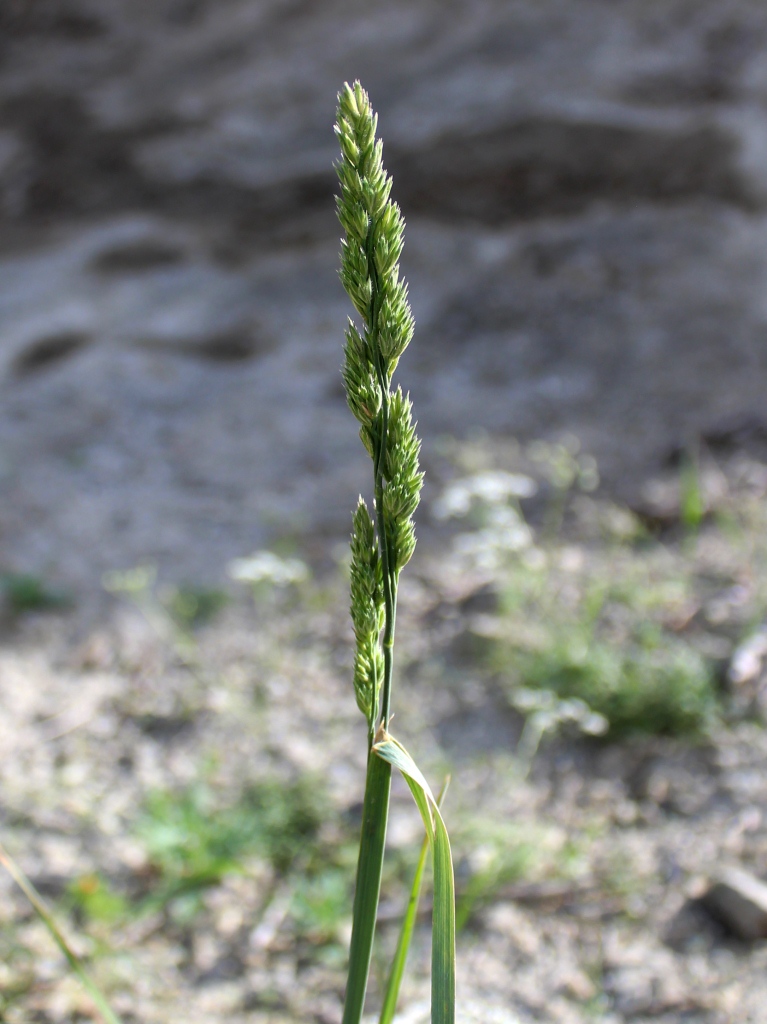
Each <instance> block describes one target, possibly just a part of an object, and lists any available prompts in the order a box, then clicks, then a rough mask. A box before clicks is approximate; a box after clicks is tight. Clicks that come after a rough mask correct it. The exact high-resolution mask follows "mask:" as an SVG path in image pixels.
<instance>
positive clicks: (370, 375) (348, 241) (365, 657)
mask: <svg viewBox="0 0 767 1024" xmlns="http://www.w3.org/2000/svg"><path fill="white" fill-rule="evenodd" d="M376 127H377V118H376V115H375V114H374V113H373V110H372V108H371V106H370V100H369V99H368V95H367V93H366V92H365V91H364V89H363V88H362V86H361V85H360V83H359V82H355V83H354V85H353V86H349V85H345V86H344V88H343V89H342V90H341V92H340V93H339V95H338V113H337V121H336V135H337V136H338V140H339V143H340V146H341V160H340V162H339V163H338V164H337V165H336V170H337V172H338V178H339V182H340V186H341V190H340V195H339V196H338V199H337V210H338V218H339V221H340V222H341V226H342V227H343V229H344V233H345V237H344V239H343V240H342V243H341V246H342V248H341V271H340V276H341V281H342V283H343V285H344V287H345V289H346V291H347V292H348V294H349V297H350V298H351V300H352V303H353V305H354V308H355V309H356V311H357V313H358V315H359V317H360V318H361V320H362V328H361V329H360V328H358V327H357V325H356V324H355V323H354V322H353V321H351V320H350V321H349V324H348V327H347V330H346V347H345V350H344V354H345V364H344V369H343V378H344V385H345V387H346V398H347V402H348V404H349V408H350V409H351V411H352V413H353V414H354V416H355V417H356V419H357V420H358V422H359V424H360V439H361V440H362V442H363V444H364V446H365V448H366V449H367V451H368V454H369V455H370V457H371V458H372V460H373V493H374V514H375V520H374V519H373V517H371V515H370V513H369V511H368V508H367V505H366V504H365V502H364V500H363V499H362V498H360V500H359V504H358V505H357V510H356V512H355V513H354V521H353V523H354V526H353V531H352V540H351V547H352V564H351V572H350V576H351V617H352V623H353V626H354V635H355V639H356V652H355V662H354V690H355V694H356V697H357V704H358V707H359V709H360V711H361V712H362V713H363V714H364V715H365V717H366V719H367V725H368V770H367V779H366V786H365V801H364V812H363V825H362V839H361V843H360V855H359V861H358V866H357V883H356V890H355V896H354V910H353V922H352V939H351V949H350V957H349V959H350V964H349V980H348V983H347V993H346V1000H345V1003H344V1016H343V1024H359V1022H360V1020H361V1017H362V1013H363V1010H364V1005H365V991H366V988H367V979H368V974H369V969H370V960H371V954H372V947H373V938H374V933H375V923H376V917H377V913H378V901H379V897H380V888H381V870H382V865H383V854H384V844H385V839H386V828H387V821H388V815H389V789H390V785H391V767H392V765H396V767H397V768H399V769H400V770H401V771H402V772H403V774H404V775H405V777H406V780H407V782H408V785H410V786H411V790H412V792H413V796H414V798H415V799H416V803H417V804H418V806H419V809H420V810H421V813H422V816H423V819H424V825H425V826H426V830H427V833H428V837H429V843H430V846H431V849H432V856H433V860H434V868H435V911H434V920H435V922H436V924H437V926H438V928H439V929H440V932H439V934H437V930H436V929H435V930H434V931H433V946H434V951H435V954H436V957H437V968H436V971H437V975H435V977H437V980H436V983H435V984H434V985H433V994H432V1020H433V1022H434V1024H450V1022H451V1021H452V1013H453V1007H454V1002H455V992H454V973H455V965H454V953H451V952H450V951H451V950H453V951H454V945H455V943H454V940H455V920H454V918H455V913H454V910H455V908H454V895H453V890H452V885H453V881H452V879H453V874H452V861H451V859H450V844H449V842H448V840H447V832H446V831H445V829H444V823H443V822H442V819H441V816H440V813H439V810H438V809H437V806H436V802H435V801H434V798H433V797H432V796H431V792H430V790H429V789H428V786H427V785H426V782H425V780H424V779H423V777H422V776H421V774H420V772H419V771H418V769H417V768H416V767H415V764H414V763H413V762H412V760H411V759H410V757H409V755H407V754H406V753H404V749H403V748H401V747H400V746H399V745H398V744H396V741H394V740H392V739H391V737H389V734H388V727H389V723H390V721H391V702H392V679H393V667H394V630H395V621H396V613H397V584H398V581H399V574H400V572H401V570H402V568H403V567H404V566H405V565H406V564H407V563H408V562H409V560H410V558H411V557H412V554H413V551H414V549H415V527H414V524H413V513H414V512H415V510H416V508H417V506H418V502H419V498H420V492H421V485H422V483H423V474H422V473H421V471H420V469H419V464H418V456H419V451H420V441H419V440H418V437H417V435H416V433H415V427H414V424H413V420H412V409H411V405H410V399H409V397H408V396H406V395H405V394H403V392H402V389H401V388H397V389H396V391H392V390H391V382H392V374H393V373H394V370H395V368H396V366H397V363H398V361H399V358H400V356H401V355H402V353H403V352H404V351H405V349H406V348H407V346H408V344H409V343H410V340H411V338H412V335H413V326H414V324H413V316H412V313H411V311H410V306H409V304H408V300H407V286H406V284H405V283H404V281H401V280H400V278H399V256H400V253H401V251H402V245H403V233H404V227H405V222H404V220H403V218H402V214H401V213H400V210H399V207H398V206H397V205H396V203H393V202H392V201H391V200H390V199H389V195H390V192H391V179H390V178H389V177H388V175H387V174H386V172H385V170H384V167H383V161H382V144H381V142H380V141H377V140H376ZM382 738H384V742H383V743H382ZM392 752H393V753H392ZM400 752H402V756H400ZM389 755H391V756H389ZM414 780H415V781H414ZM445 858H447V859H445ZM422 874H423V870H422V869H421V873H420V876H421V877H422ZM448 875H449V878H448V877H447V876H448ZM418 884H419V886H420V877H419V883H418ZM438 901H439V903H440V906H439V907H437V902H438ZM416 902H417V897H416ZM448 903H449V904H450V905H449V906H448ZM406 922H407V918H406ZM451 922H452V924H451ZM411 933H412V924H411V925H410V932H409V933H406V936H405V940H404V941H405V944H404V946H403V949H402V951H401V961H402V962H401V964H399V963H398V962H395V972H396V973H395V982H394V983H393V984H394V987H395V989H396V991H395V993H394V1002H395V1003H396V992H398V991H399V980H401V970H402V967H404V957H405V956H406V954H407V946H408V945H409V936H410V934H411Z"/></svg>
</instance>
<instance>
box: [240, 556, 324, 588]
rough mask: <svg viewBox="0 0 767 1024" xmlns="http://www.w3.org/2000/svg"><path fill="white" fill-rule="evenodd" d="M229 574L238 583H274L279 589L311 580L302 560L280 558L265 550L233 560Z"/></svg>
mask: <svg viewBox="0 0 767 1024" xmlns="http://www.w3.org/2000/svg"><path fill="white" fill-rule="evenodd" d="M227 572H228V574H229V576H230V578H231V579H233V580H236V581H237V582H238V583H272V584H274V586H277V587H284V586H287V585H288V584H290V583H301V582H303V580H306V579H308V578H309V568H308V566H307V565H306V563H305V562H302V561H301V559H300V558H280V556H279V555H275V553H274V552H273V551H265V550H264V551H254V552H253V554H252V555H248V556H247V557H246V558H235V559H233V561H231V562H230V563H229V565H228V566H227Z"/></svg>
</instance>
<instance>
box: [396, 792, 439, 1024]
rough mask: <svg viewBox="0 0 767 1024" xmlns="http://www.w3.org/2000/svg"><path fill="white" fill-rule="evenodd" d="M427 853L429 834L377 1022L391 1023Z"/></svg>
mask: <svg viewBox="0 0 767 1024" xmlns="http://www.w3.org/2000/svg"><path fill="white" fill-rule="evenodd" d="M449 785H450V776H449V775H448V776H447V778H446V779H445V781H444V783H443V784H442V789H441V790H440V794H439V796H438V797H437V806H438V807H441V806H442V801H443V800H444V798H445V793H447V787H448V786H449ZM428 853H429V836H428V834H427V835H426V836H425V837H424V841H423V844H422V846H421V852H420V854H419V856H418V864H417V865H416V869H415V875H414V876H413V885H412V888H411V890H410V898H409V900H408V904H407V910H406V911H405V916H404V918H403V921H402V927H401V929H400V933H399V938H398V939H397V949H396V951H395V953H394V959H393V960H392V965H391V970H390V971H389V978H388V980H387V982H386V989H385V992H384V1000H383V1006H382V1007H381V1016H380V1017H379V1018H378V1024H391V1022H392V1021H393V1020H394V1014H395V1013H396V1010H397V1000H398V999H399V991H400V987H401V985H402V976H403V974H404V973H405V963H406V962H407V955H408V953H409V952H410V942H411V940H412V938H413V929H414V928H415V922H416V917H417V916H418V902H419V899H420V896H421V885H422V883H423V875H424V871H425V870H426V857H427V855H428Z"/></svg>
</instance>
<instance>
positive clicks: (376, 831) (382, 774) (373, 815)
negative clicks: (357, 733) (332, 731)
mask: <svg viewBox="0 0 767 1024" xmlns="http://www.w3.org/2000/svg"><path fill="white" fill-rule="evenodd" d="M390 790H391V765H390V764H388V763H387V762H386V761H383V760H382V759H381V758H380V757H376V755H375V754H374V753H373V752H372V751H370V753H369V754H368V770H367V779H366V782H365V803H364V805H363V811H362V836H361V838H360V856H359V861H358V862H357V882H356V886H355V890H354V910H353V913H352V941H351V947H350V949H349V978H348V981H347V985H346V999H345V1001H344V1016H343V1024H359V1022H360V1020H361V1019H362V1011H363V1009H364V1006H365V992H366V990H367V983H368V975H369V973H370V958H371V955H372V952H373V936H374V934H375V926H376V917H377V916H378V901H379V898H380V895H381V872H382V870H383V856H384V846H385V843H386V825H387V821H388V817H389V792H390Z"/></svg>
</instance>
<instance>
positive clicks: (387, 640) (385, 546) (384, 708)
mask: <svg viewBox="0 0 767 1024" xmlns="http://www.w3.org/2000/svg"><path fill="white" fill-rule="evenodd" d="M373 235H374V224H372V223H371V225H370V227H369V228H368V238H367V244H366V252H367V261H368V273H369V275H370V282H371V294H370V314H369V323H370V344H371V348H372V354H373V357H374V360H375V368H376V377H377V378H378V386H379V387H380V389H381V433H380V436H379V438H378V445H377V448H376V453H375V460H374V466H373V472H374V476H375V506H376V522H377V524H378V538H379V544H380V547H381V564H382V567H383V588H384V612H385V622H384V636H383V655H384V678H383V697H382V701H381V724H382V725H383V727H384V728H385V729H387V730H388V728H389V720H390V719H391V691H392V678H393V672H394V627H395V622H396V618H397V573H396V570H394V569H393V568H392V559H391V543H390V538H389V535H388V533H387V530H386V521H385V518H384V511H383V489H384V466H385V464H386V450H387V444H388V440H389V398H390V393H389V383H390V380H389V375H388V373H387V372H386V369H385V367H384V363H383V358H382V356H381V351H380V348H379V345H378V314H379V311H380V305H381V291H380V287H379V283H378V271H377V270H376V265H375V259H374V257H373Z"/></svg>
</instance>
